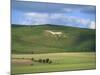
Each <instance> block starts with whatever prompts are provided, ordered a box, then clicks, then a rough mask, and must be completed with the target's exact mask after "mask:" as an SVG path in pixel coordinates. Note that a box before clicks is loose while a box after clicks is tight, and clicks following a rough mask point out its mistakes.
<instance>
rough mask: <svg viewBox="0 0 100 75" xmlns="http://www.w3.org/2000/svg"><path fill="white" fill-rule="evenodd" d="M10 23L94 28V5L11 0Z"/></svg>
mask: <svg viewBox="0 0 100 75" xmlns="http://www.w3.org/2000/svg"><path fill="white" fill-rule="evenodd" d="M11 23H12V24H20V25H42V24H55V25H64V26H72V27H80V28H89V29H95V26H96V6H91V5H79V4H77V5H76V4H57V3H43V2H33V1H20V0H12V1H11Z"/></svg>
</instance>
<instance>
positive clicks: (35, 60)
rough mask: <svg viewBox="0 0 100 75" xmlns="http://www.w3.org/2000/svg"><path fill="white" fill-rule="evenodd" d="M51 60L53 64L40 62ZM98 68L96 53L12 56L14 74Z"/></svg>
mask: <svg viewBox="0 0 100 75" xmlns="http://www.w3.org/2000/svg"><path fill="white" fill-rule="evenodd" d="M43 59H49V61H51V63H49V62H48V63H46V62H40V61H39V60H43ZM95 68H96V59H95V52H65V53H46V54H12V69H11V71H12V74H14V75H15V74H27V73H40V72H54V71H73V70H88V69H95Z"/></svg>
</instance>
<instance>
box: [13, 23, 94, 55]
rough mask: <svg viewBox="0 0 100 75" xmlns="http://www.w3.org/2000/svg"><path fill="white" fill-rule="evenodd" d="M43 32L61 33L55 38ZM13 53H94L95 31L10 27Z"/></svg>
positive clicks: (53, 26)
mask: <svg viewBox="0 0 100 75" xmlns="http://www.w3.org/2000/svg"><path fill="white" fill-rule="evenodd" d="M45 30H52V31H57V32H59V31H60V32H63V33H64V36H63V37H60V38H57V37H54V36H51V35H50V34H48V33H45ZM11 33H12V52H13V53H32V52H34V53H54V52H89V51H95V30H92V29H80V28H74V27H65V26H56V25H38V26H12V30H11Z"/></svg>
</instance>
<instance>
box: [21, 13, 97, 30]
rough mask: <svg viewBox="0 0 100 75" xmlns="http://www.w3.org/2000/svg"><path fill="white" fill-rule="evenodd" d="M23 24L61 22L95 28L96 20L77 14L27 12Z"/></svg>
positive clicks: (62, 23)
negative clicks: (80, 16) (79, 16)
mask: <svg viewBox="0 0 100 75" xmlns="http://www.w3.org/2000/svg"><path fill="white" fill-rule="evenodd" d="M24 17H25V18H24V20H23V21H22V24H27V25H39V24H49V23H51V24H60V25H69V26H74V27H84V28H86V27H88V28H92V29H94V28H95V22H93V21H92V22H91V21H90V20H89V19H84V18H78V17H75V16H66V14H62V13H35V12H34V13H30V12H29V13H25V14H24Z"/></svg>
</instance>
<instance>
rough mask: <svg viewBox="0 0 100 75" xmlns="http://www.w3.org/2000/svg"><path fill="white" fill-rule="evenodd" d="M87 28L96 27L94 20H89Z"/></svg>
mask: <svg viewBox="0 0 100 75" xmlns="http://www.w3.org/2000/svg"><path fill="white" fill-rule="evenodd" d="M89 28H91V29H95V28H96V24H95V22H94V21H91V23H90V26H89Z"/></svg>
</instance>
